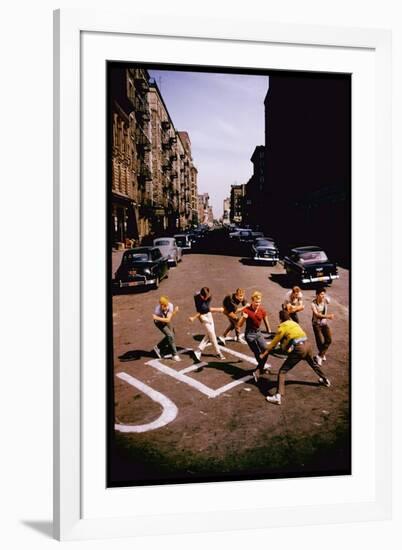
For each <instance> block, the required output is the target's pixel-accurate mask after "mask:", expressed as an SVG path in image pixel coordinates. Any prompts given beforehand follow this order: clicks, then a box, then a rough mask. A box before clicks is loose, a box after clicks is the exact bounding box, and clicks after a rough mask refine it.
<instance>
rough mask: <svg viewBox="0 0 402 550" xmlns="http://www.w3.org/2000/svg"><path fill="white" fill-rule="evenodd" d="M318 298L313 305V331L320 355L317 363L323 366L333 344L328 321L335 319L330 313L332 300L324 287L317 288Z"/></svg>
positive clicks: (316, 357)
mask: <svg viewBox="0 0 402 550" xmlns="http://www.w3.org/2000/svg"><path fill="white" fill-rule="evenodd" d="M315 294H316V297H315V299H314V300H313V302H312V304H311V309H312V310H313V318H312V323H313V330H314V336H315V341H316V344H317V348H318V355H316V356H315V359H316V361H317V363H318V364H319V365H320V366H321V365H322V362H323V361H326V360H327V358H326V353H327V351H328V348H329V346H330V345H331V342H332V332H331V329H330V327H329V324H328V321H329V320H332V319H333V318H334V314H333V313H328V304H329V303H330V299H329V298H328V296H327V295H326V290H325V288H324V287H322V288H317V290H316V292H315Z"/></svg>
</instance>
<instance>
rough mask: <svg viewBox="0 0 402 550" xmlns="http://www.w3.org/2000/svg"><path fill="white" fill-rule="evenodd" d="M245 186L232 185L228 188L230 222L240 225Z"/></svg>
mask: <svg viewBox="0 0 402 550" xmlns="http://www.w3.org/2000/svg"><path fill="white" fill-rule="evenodd" d="M245 191H246V185H245V184H240V185H237V184H235V185H232V186H231V188H230V222H231V223H236V224H241V223H242V221H243V199H244V195H245Z"/></svg>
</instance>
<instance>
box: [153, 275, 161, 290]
mask: <svg viewBox="0 0 402 550" xmlns="http://www.w3.org/2000/svg"><path fill="white" fill-rule="evenodd" d="M159 284H160V279H159V276H158V275H157V276H156V279H155V284H154V288H159Z"/></svg>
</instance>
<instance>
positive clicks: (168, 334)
mask: <svg viewBox="0 0 402 550" xmlns="http://www.w3.org/2000/svg"><path fill="white" fill-rule="evenodd" d="M155 325H156V326H157V327H158V329H159V330H160V331H161V332H163V334H164V335H165V337H164V338H162V340H161V341H160V342H159V344H158V348H159V349H160V350H163V348H164V347H168V348H170V350H171V352H172V355H177V348H176V344H175V341H174V332H173V329H172V327H171V326H170V325H169V324H168V323H161V322H158V321H155Z"/></svg>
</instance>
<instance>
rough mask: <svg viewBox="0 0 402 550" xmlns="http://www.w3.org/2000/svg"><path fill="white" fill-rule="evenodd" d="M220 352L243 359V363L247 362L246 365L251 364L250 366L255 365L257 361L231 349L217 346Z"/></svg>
mask: <svg viewBox="0 0 402 550" xmlns="http://www.w3.org/2000/svg"><path fill="white" fill-rule="evenodd" d="M219 347H220V348H221V349H222V350H224V352H225V353H231V354H232V355H234V356H235V357H238V358H239V359H243V361H247V362H248V363H251V364H252V365H257V361H256V360H255V358H254V357H251V356H250V355H246V354H245V353H241V352H240V351H236V350H234V349H231V348H227V347H225V346H219Z"/></svg>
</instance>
